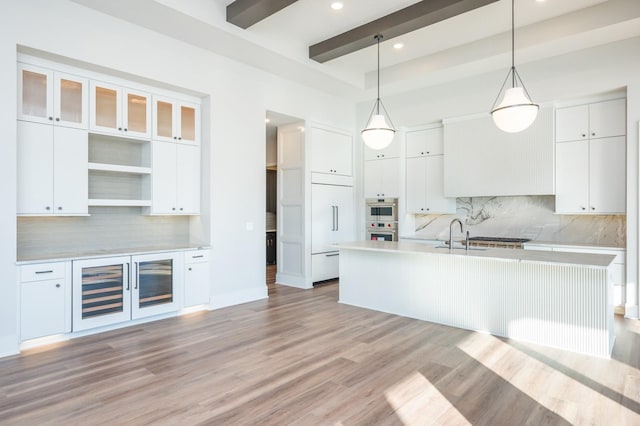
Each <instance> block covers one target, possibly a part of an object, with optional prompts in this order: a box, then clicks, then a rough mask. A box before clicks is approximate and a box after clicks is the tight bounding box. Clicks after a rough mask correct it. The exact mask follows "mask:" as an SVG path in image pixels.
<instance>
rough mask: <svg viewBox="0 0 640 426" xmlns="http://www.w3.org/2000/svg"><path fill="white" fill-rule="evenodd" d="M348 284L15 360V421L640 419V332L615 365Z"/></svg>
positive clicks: (11, 365)
mask: <svg viewBox="0 0 640 426" xmlns="http://www.w3.org/2000/svg"><path fill="white" fill-rule="evenodd" d="M337 298H338V287H337V285H336V283H335V282H333V283H329V284H324V285H322V286H320V287H317V288H315V289H313V290H306V291H304V290H297V289H292V288H287V287H283V286H279V285H275V286H273V292H272V294H271V297H270V298H269V299H268V300H263V301H257V302H253V303H248V304H244V305H241V306H236V307H231V308H227V309H222V310H216V311H212V312H206V313H197V314H192V315H189V316H184V317H180V318H174V319H169V320H163V321H159V322H155V323H150V324H147V325H143V326H135V327H129V328H125V329H121V330H117V331H113V332H109V333H103V334H100V335H94V336H89V337H84V338H78V339H74V340H72V341H70V342H66V343H64V344H59V345H57V346H55V347H49V348H46V349H44V348H41V349H37V350H31V351H29V352H26V353H24V354H23V355H21V356H15V357H10V358H5V359H2V360H0V424H3V425H4V424H10V425H11V424H16V425H35V424H43V423H45V424H64V425H76V424H77V425H92V424H107V423H108V424H111V425H121V424H127V425H137V424H167V425H190V424H213V425H270V424H274V425H286V424H295V425H315V424H327V425H351V424H359V425H360V424H375V425H390V424H397V425H402V424H404V425H425V424H443V425H461V424H477V425H502V424H504V425H520V424H596V425H623V424H636V425H637V424H640V417H639V413H640V371H639V370H638V368H639V366H640V335H639V333H640V325H639V323H638V322H637V321H629V320H623V319H621V318H619V319H618V321H617V328H618V331H617V335H618V340H617V343H616V348H615V353H614V356H613V359H611V360H605V359H597V358H592V357H588V356H582V355H576V354H572V353H568V352H563V351H560V350H554V349H548V348H541V347H537V346H532V345H525V344H521V343H517V342H511V341H505V340H502V339H498V338H495V337H492V336H489V335H484V334H480V333H473V332H469V331H465V330H460V329H455V328H449V327H445V326H440V325H436V324H431V323H427V322H422V321H417V320H412V319H407V318H402V317H397V316H394V315H389V314H384V313H379V312H373V311H368V310H365V309H359V308H355V307H351V306H346V305H341V304H338V303H337Z"/></svg>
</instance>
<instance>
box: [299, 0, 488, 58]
mask: <svg viewBox="0 0 640 426" xmlns="http://www.w3.org/2000/svg"><path fill="white" fill-rule="evenodd" d="M496 1H499V0H423V1H420V2H418V3H415V4H413V5H411V6H408V7H405V8H404V9H400V10H398V11H397V12H393V13H391V14H389V15H387V16H383V17H382V18H380V19H376V20H375V21H371V22H369V23H366V24H364V25H361V26H359V27H356V28H354V29H352V30H349V31H347V32H345V33H342V34H339V35H337V36H335V37H331V38H329V39H327V40H324V41H321V42H320V43H316V44H314V45H313V46H309V58H311V59H313V60H314V61H317V62H320V63H323V62H327V61H330V60H331V59H335V58H339V57H340V56H343V55H347V54H349V53H353V52H355V51H358V50H360V49H364V48H365V47H369V46H373V45H374V44H376V40H375V39H374V36H375V35H376V34H382V35H383V36H384V39H385V40H389V39H392V38H394V37H398V36H401V35H403V34H407V33H409V32H411V31H415V30H417V29H420V28H423V27H426V26H428V25H432V24H435V23H436V22H440V21H444V20H445V19H448V18H451V17H454V16H457V15H461V14H463V13H465V12H468V11H470V10H473V9H477V8H479V7H482V6H486V5H487V4H490V3H494V2H496Z"/></svg>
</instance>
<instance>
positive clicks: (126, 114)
mask: <svg viewBox="0 0 640 426" xmlns="http://www.w3.org/2000/svg"><path fill="white" fill-rule="evenodd" d="M122 127H123V128H122V131H123V135H125V136H131V137H136V138H141V139H151V96H150V95H149V94H147V93H145V92H142V91H138V90H133V89H126V88H125V89H122Z"/></svg>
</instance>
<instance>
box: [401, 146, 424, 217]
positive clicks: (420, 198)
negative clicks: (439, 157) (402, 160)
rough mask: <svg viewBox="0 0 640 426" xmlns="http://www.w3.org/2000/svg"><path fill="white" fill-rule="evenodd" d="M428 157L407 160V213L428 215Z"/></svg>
mask: <svg viewBox="0 0 640 426" xmlns="http://www.w3.org/2000/svg"><path fill="white" fill-rule="evenodd" d="M426 167H427V159H426V157H414V158H407V187H406V190H407V213H423V214H424V213H426V210H425V209H426V206H425V198H426V193H427V180H426V174H427V171H426Z"/></svg>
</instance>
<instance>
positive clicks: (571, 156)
mask: <svg viewBox="0 0 640 426" xmlns="http://www.w3.org/2000/svg"><path fill="white" fill-rule="evenodd" d="M625 210H626V141H625V137H624V136H620V137H613V138H602V139H587V140H581V141H571V142H559V143H557V144H556V213H592V214H623V213H624V212H625Z"/></svg>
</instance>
